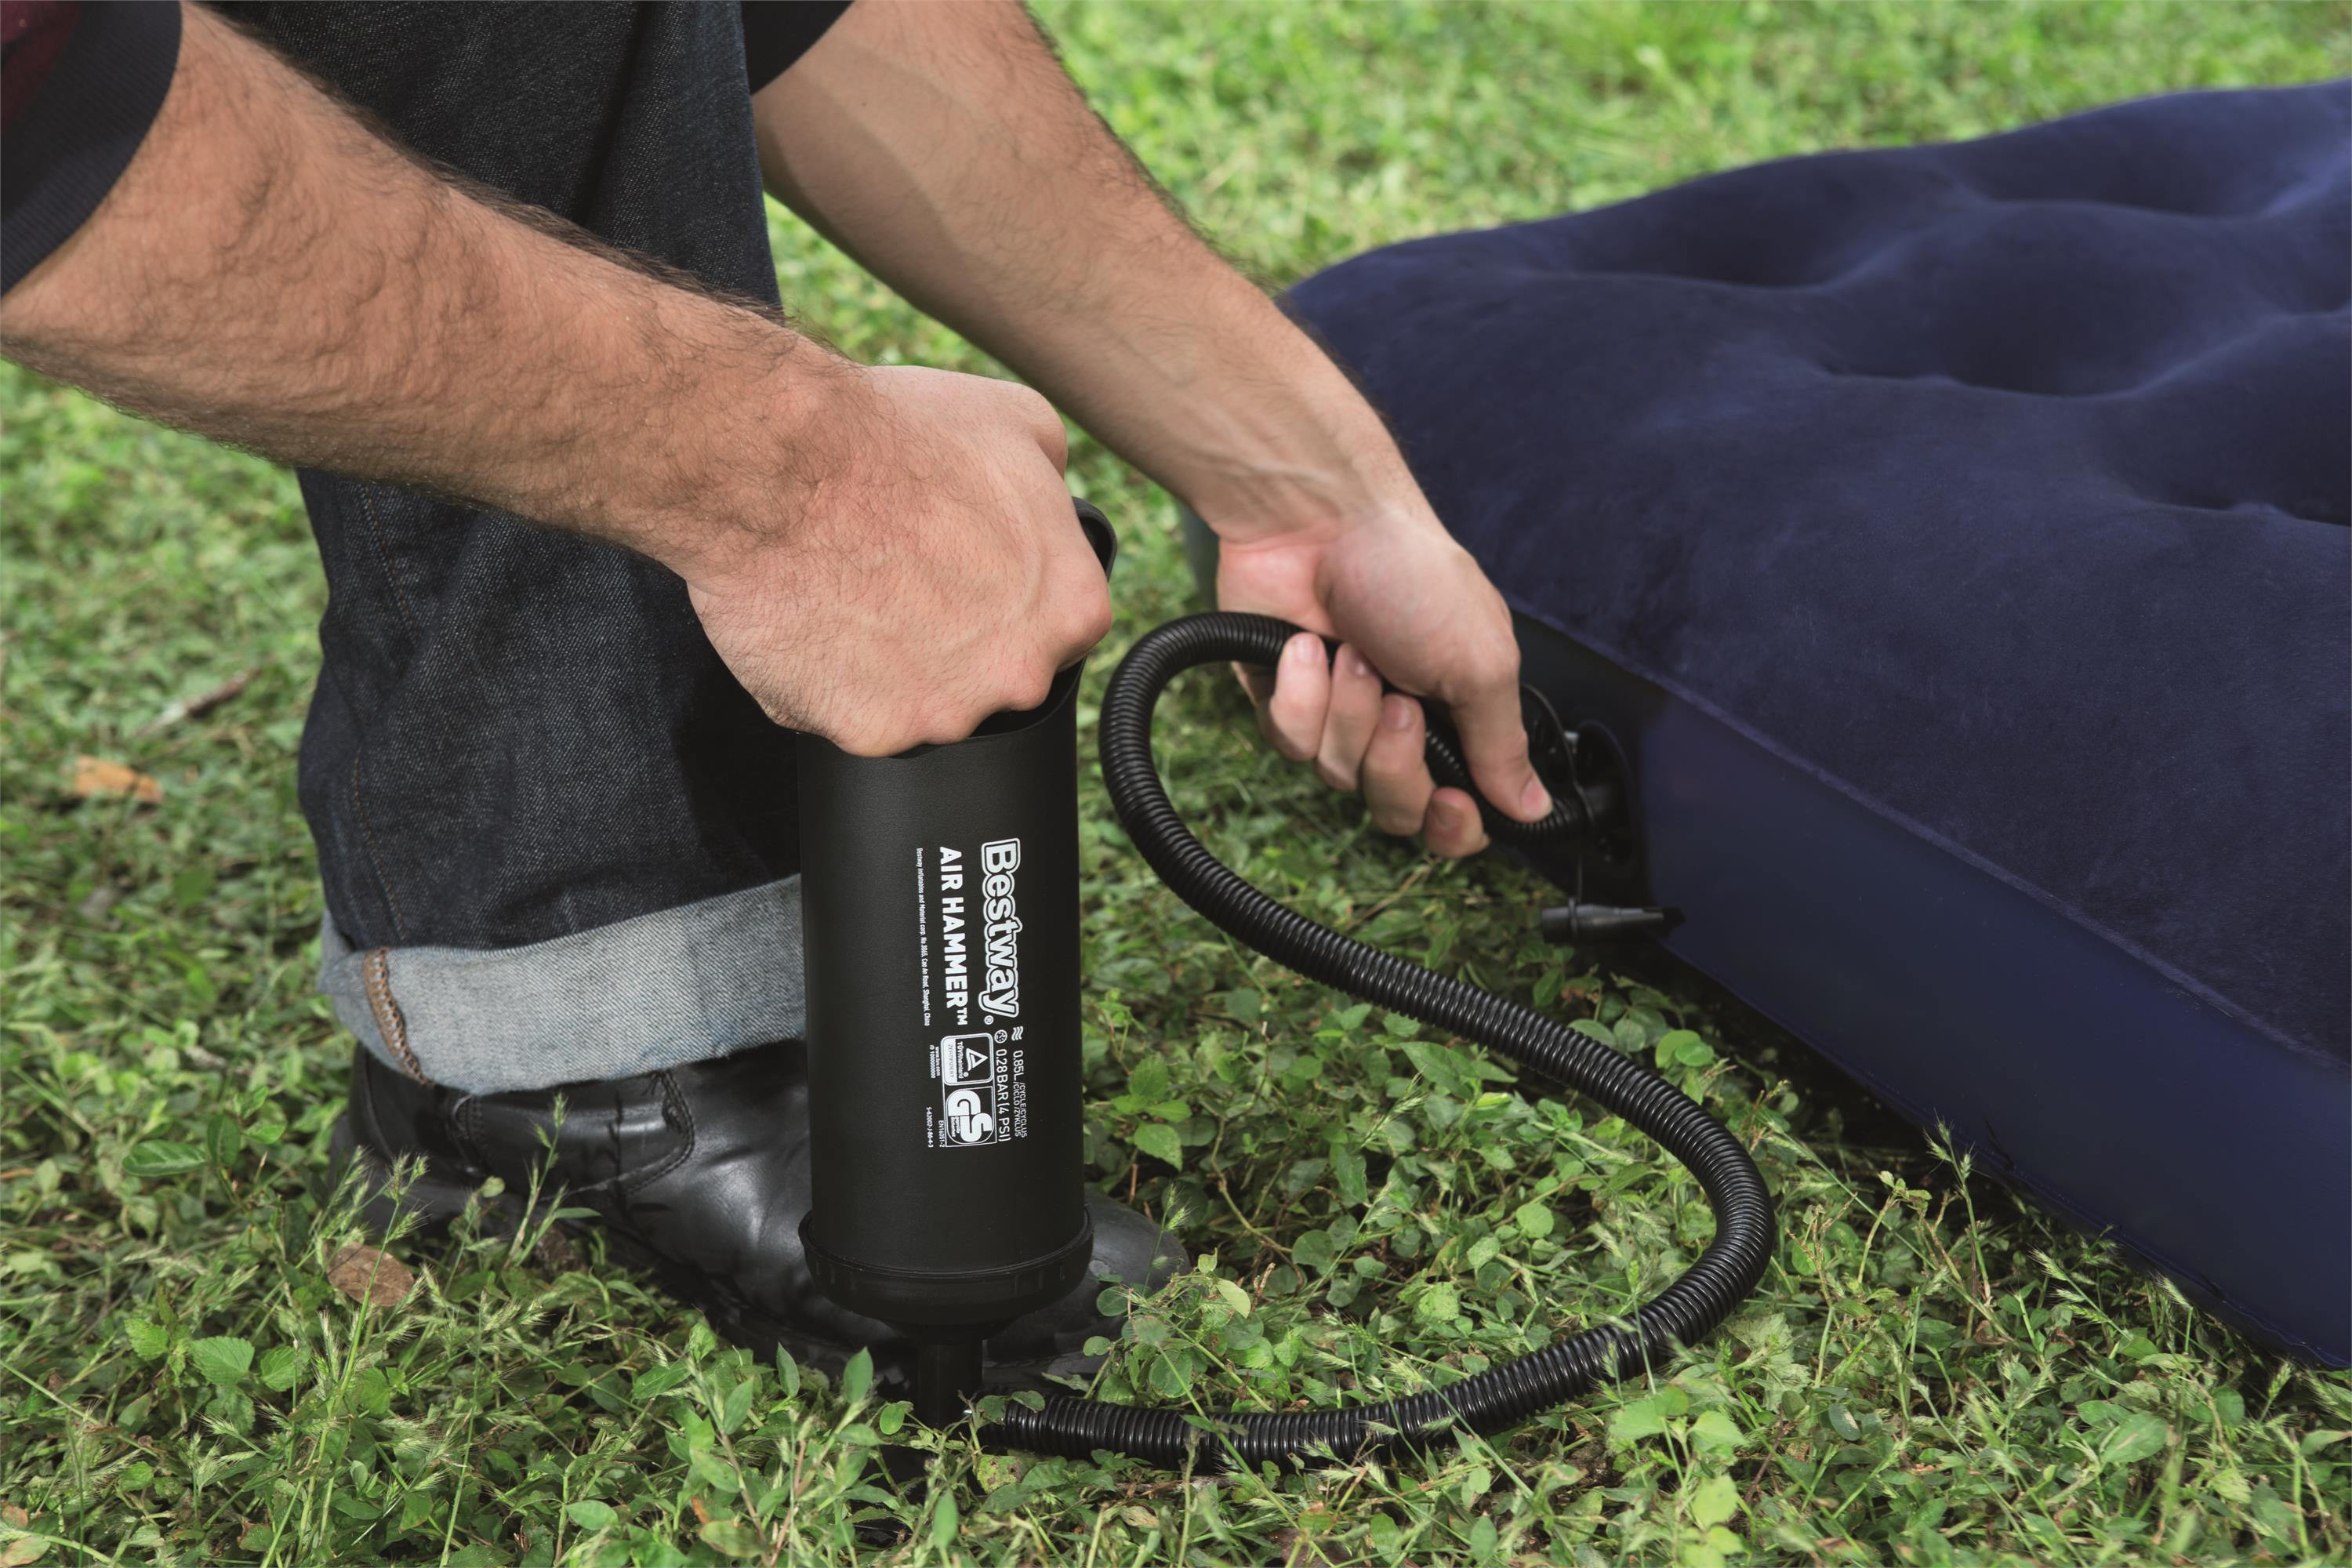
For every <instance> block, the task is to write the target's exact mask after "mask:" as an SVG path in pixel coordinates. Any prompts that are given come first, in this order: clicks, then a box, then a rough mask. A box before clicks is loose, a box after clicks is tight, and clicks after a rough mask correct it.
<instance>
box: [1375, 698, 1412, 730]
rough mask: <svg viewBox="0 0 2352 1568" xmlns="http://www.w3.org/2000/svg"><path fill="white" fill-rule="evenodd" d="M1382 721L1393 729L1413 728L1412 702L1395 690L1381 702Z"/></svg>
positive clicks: (1385, 725)
mask: <svg viewBox="0 0 2352 1568" xmlns="http://www.w3.org/2000/svg"><path fill="white" fill-rule="evenodd" d="M1381 724H1382V725H1383V726H1384V727H1386V728H1388V729H1391V730H1410V729H1412V703H1410V702H1407V701H1406V700H1404V699H1403V698H1402V697H1399V696H1398V695H1397V694H1396V693H1394V692H1393V691H1392V692H1391V693H1389V695H1388V696H1387V697H1386V698H1385V699H1383V700H1381Z"/></svg>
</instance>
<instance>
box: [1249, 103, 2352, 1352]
mask: <svg viewBox="0 0 2352 1568" xmlns="http://www.w3.org/2000/svg"><path fill="white" fill-rule="evenodd" d="M2348 149H2352V91H2347V86H2346V85H2344V84H2325V85H2318V86H2309V87H2297V88H2290V89H2279V90H2270V91H2247V92H2210V93H2197V94H2189V95H2184V96H2179V97H2171V98H2162V99H2156V100H2148V101H2145V102H2137V103H2127V104H2123V105H2120V106H2118V107H2115V108H2111V109H2105V110H2098V111H2097V112H2095V113H2088V114H2081V115H2077V116H2075V117H2074V118H2072V119H2067V120H2061V121H2055V122H2053V123H2050V124H2046V125H2040V126H2035V127H2032V128H2031V129H2028V130H2023V131H2019V132H2013V133H2011V134H2008V135H2002V136H1995V137H1990V138H1989V139H1987V140H1984V141H1980V142H1966V143H1962V144H1959V145H1954V146H1939V147H1911V148H1901V149H1893V150H1886V151H1872V152H1860V153H1830V154H1825V155H1822V156H1818V157H1807V158H1798V159H1793V160H1790V161H1788V162H1784V163H1769V164H1765V165H1762V166H1760V167H1757V168H1752V169H1743V170H1739V171H1738V172H1735V173H1731V174H1719V175H1717V176H1714V177H1712V178H1708V179H1703V180H1698V181H1696V182H1694V183H1692V184H1686V185H1681V186H1678V187H1676V188H1675V189H1672V190H1667V191H1662V192H1659V193H1657V194H1656V195H1650V196H1646V197H1643V198H1642V199H1641V200H1638V201H1633V202H1628V203H1625V204H1624V205H1619V206H1612V207H1608V208H1604V209H1601V210H1600V211H1596V212H1588V213H1580V214H1577V215H1574V216H1567V217H1559V218H1553V219H1550V220H1548V221H1544V222H1539V223H1528V224H1521V225H1517V226H1512V227H1507V228H1499V229H1494V230H1490V231H1487V232H1484V233H1475V234H1457V235H1446V236H1441V237H1436V238H1431V239H1423V240H1417V241H1414V242H1412V243H1410V244H1404V245H1398V246H1393V247H1389V248H1387V249H1383V250H1379V251H1374V252H1372V253H1370V254H1369V255H1366V256H1362V257H1359V258H1355V259H1353V260H1350V261H1349V262H1346V263H1344V264H1343V265H1340V266H1339V267H1335V268H1331V269H1330V270H1328V271H1327V272H1324V273H1322V274H1320V275H1319V276H1318V277H1315V278H1313V279H1309V280H1307V282H1305V283H1303V284H1301V285H1300V286H1299V287H1298V288H1297V289H1296V290H1295V291H1294V292H1293V294H1292V296H1291V299H1292V303H1293V307H1294V309H1295V310H1296V311H1297V314H1298V315H1299V316H1300V317H1301V318H1302V319H1303V320H1304V321H1307V323H1308V324H1309V325H1310V326H1311V328H1312V329H1313V330H1314V331H1317V332H1318V333H1319V334H1320V335H1321V336H1322V337H1323V339H1324V340H1325V341H1326V342H1328V344H1329V345H1330V346H1331V348H1332V350H1333V352H1334V353H1336V354H1337V355H1338V357H1339V359H1340V360H1341V361H1342V362H1344V363H1346V364H1348V365H1349V367H1351V369H1352V370H1353V371H1354V372H1355V373H1356V374H1357V375H1358V376H1359V377H1360V379H1361V381H1362V383H1363V384H1364V385H1365V387H1366V388H1367V390H1368V391H1369V392H1370V395H1371V396H1372V398H1373V400H1374V402H1375V403H1377V404H1378V405H1380V406H1381V408H1382V409H1383V410H1384V411H1385V412H1386V413H1387V414H1388V416H1390V418H1391V420H1392V421H1393V423H1394V426H1395V428H1396V431H1397V433H1398V436H1399V437H1400V438H1401V440H1402V443H1403V446H1404V448H1405V451H1406V454H1407V456H1408V458H1410V459H1411V461H1412V466H1413V469H1414V471H1415V472H1416V473H1417V474H1418V475H1419V476H1420V478H1421V481H1422V483H1423V486H1424V487H1425V488H1426V489H1427V490H1428V493H1429V496H1430V499H1431V500H1433V502H1434V503H1435V505H1436V507H1437V510H1438V512H1439V514H1440V515H1441V516H1443V517H1444V518H1445V519H1446V520H1447V522H1448V524H1449V525H1450V526H1451V527H1452V528H1453V529H1454V531H1456V532H1457V533H1458V534H1459V535H1460V537H1461V538H1462V540H1463V541H1464V542H1465V543H1466V544H1467V545H1468V546H1469V548H1470V549H1471V550H1472V551H1473V552H1475V553H1476V555H1477V557H1478V558H1479V560H1480V561H1481V562H1483V563H1485V566H1486V571H1487V572H1488V573H1489V574H1491V575H1492V576H1493V578H1494V580H1495V582H1496V584H1499V585H1500V587H1501V588H1502V590H1503V592H1504V593H1505V594H1506V595H1507V596H1508V597H1509V599H1510V602H1511V605H1512V606H1513V608H1514V609H1515V610H1516V612H1517V615H1518V616H1519V617H1520V621H1521V630H1522V636H1523V645H1524V647H1525V650H1526V654H1527V658H1528V668H1529V669H1530V671H1531V678H1532V679H1536V680H1537V681H1538V682H1539V683H1540V684H1542V685H1544V686H1545V687H1547V688H1549V689H1550V692H1551V695H1552V696H1553V698H1554V700H1555V701H1556V702H1557V703H1558V705H1559V708H1560V709H1561V710H1562V711H1563V713H1566V714H1570V715H1580V716H1583V717H1587V718H1591V719H1596V720H1598V721H1600V722H1601V723H1602V724H1603V725H1604V726H1606V728H1607V729H1608V730H1609V731H1610V732H1611V733H1612V736H1614V738H1615V739H1616V740H1617V742H1618V743H1619V744H1620V745H1621V746H1622V748H1623V749H1624V751H1625V752H1627V753H1629V756H1630V761H1631V764H1632V767H1633V773H1634V777H1635V781H1636V793H1635V798H1636V800H1637V802H1638V811H1639V815H1640V842H1641V851H1642V857H1643V862H1642V867H1641V869H1642V871H1643V874H1644V875H1646V878H1647V880H1648V883H1649V889H1648V890H1649V892H1650V893H1651V894H1652V895H1653V896H1654V898H1655V899H1656V900H1658V901H1660V902H1663V903H1666V904H1670V905H1673V906H1675V907H1676V908H1677V909H1679V910H1682V911H1683V914H1684V916H1685V920H1684V923H1683V924H1682V925H1681V927H1680V928H1679V929H1678V930H1676V931H1675V932H1674V933H1673V934H1672V936H1671V937H1670V938H1669V939H1668V945H1669V946H1670V947H1672V948H1673V949H1674V950H1675V952H1677V953H1679V954H1681V955H1682V956H1684V957H1685V958H1686V959H1688V960H1689V961H1690V962H1691V963H1695V964H1696V965H1697V966H1698V967H1699V968H1700V969H1702V970H1705V971H1706V972H1707V973H1710V974H1713V975H1715V976H1716V977H1717V978H1718V979H1720V980H1721V981H1723V982H1724V983H1725V984H1727V985H1728V986H1730V987H1731V989H1733V990H1734V991H1736V992H1737V993H1738V994H1740V995H1742V996H1743V997H1745V998H1746V999H1747V1000H1748V1001H1749V1002H1751V1003H1752V1004H1754V1005H1756V1006H1757V1007H1759V1008H1760V1009H1761V1010H1762V1011H1763V1012H1765V1013H1767V1014H1769V1015H1770V1016H1772V1017H1774V1018H1775V1019H1778V1020H1779V1021H1780V1023H1781V1024H1783V1025H1785V1026H1787V1027H1788V1028H1790V1030H1792V1031H1793V1032H1795V1033H1796V1034H1797V1035H1799V1036H1800V1037H1802V1038H1804V1039H1805V1040H1807V1041H1809V1042H1811V1044H1812V1045H1813V1046H1814V1047H1818V1048H1819V1049H1820V1050H1821V1051H1822V1052H1823V1053H1825V1054H1826V1055H1827V1056H1829V1057H1830V1058H1832V1059H1833V1060H1835V1061H1837V1062H1838V1063H1840V1064H1841V1065H1842V1066H1843V1067H1844V1068H1846V1069H1847V1070H1848V1071H1850V1072H1852V1073H1853V1075H1854V1076H1856V1077H1857V1078H1859V1079H1862V1080H1863V1081H1864V1082H1865V1083H1867V1084H1868V1085H1869V1086H1870V1087H1871V1088H1872V1089H1874V1090H1875V1091H1876V1092H1877V1093H1878V1094H1879V1095H1881V1096H1883V1097H1884V1098H1885V1100H1887V1101H1888V1102H1889V1103H1890V1104H1892V1105H1894V1106H1895V1107H1897V1108H1899V1109H1901V1110H1903V1111H1905V1112H1906V1114H1908V1115H1909V1116H1911V1117H1913V1118H1915V1119H1916V1120H1917V1121H1920V1122H1922V1123H1923V1124H1924V1123H1935V1122H1945V1123H1948V1124H1949V1125H1950V1126H1951V1127H1952V1128H1953V1130H1954V1131H1955V1132H1956V1133H1957V1134H1958V1137H1959V1138H1960V1139H1961V1140H1962V1141H1963V1142H1965V1143H1966V1144H1968V1145H1970V1146H1973V1148H1974V1150H1975V1152H1976V1153H1977V1156H1978V1159H1979V1163H1980V1164H1983V1165H1989V1166H1990V1167H1991V1168H1993V1169H1995V1170H1996V1171H1998V1172H2000V1173H2003V1174H2004V1175H2006V1176H2007V1177H2008V1178H2010V1179H2011V1180H2013V1181H2014V1182H2016V1183H2017V1184H2021V1185H2022V1186H2023V1187H2025V1188H2028V1189H2030V1190H2031V1191H2032V1192H2033V1193H2035V1194H2039V1195H2040V1197H2041V1198H2042V1199H2043V1200H2044V1201H2046V1202H2047V1203H2049V1204H2051V1205H2054V1206H2055V1207H2057V1208H2058V1209H2060V1210H2062V1211H2063V1212H2064V1213H2066V1214H2068V1215H2071V1216H2073V1217H2074V1219H2076V1220H2078V1221H2079V1222H2080V1223H2082V1224H2084V1225H2085V1226H2090V1227H2092V1228H2094V1229H2096V1230H2101V1231H2105V1232H2108V1233H2111V1234H2112V1235H2113V1236H2114V1237H2116V1239H2117V1240H2118V1241H2120V1242H2121V1243H2122V1244H2123V1245H2125V1246H2126V1247H2128V1248H2129V1249H2131V1250H2132V1251H2134V1252H2136V1253H2137V1254H2138V1255H2139V1256H2140V1257H2142V1258H2144V1259H2146V1260H2147V1262H2149V1263H2151V1264H2153V1265H2154V1266H2155V1267H2156V1268H2159V1269H2161V1270H2162V1271H2163V1272H2164V1273H2166V1274H2167V1275H2168V1276H2170V1277H2171V1278H2172V1279H2175V1280H2177V1281H2178V1282H2179V1284H2180V1285H2181V1286H2182V1287H2183V1288H2184V1289H2186V1290H2188V1291H2189V1293H2190V1294H2191V1295H2192V1296H2194V1297H2196V1298H2198V1299H2199V1300H2201V1301H2203V1302H2205V1303H2206V1304H2208V1305H2209V1306H2210V1307H2211V1308H2213V1309H2214V1310H2217V1311H2220V1312H2221V1313H2223V1314H2224V1315H2226V1316H2227V1317H2229V1318H2231V1320H2233V1321H2236V1322H2237V1323H2239V1324H2241V1325H2242V1326H2243V1327H2244V1328H2246V1329H2248V1330H2250V1331H2252V1332H2253V1333H2255V1334H2256V1335H2257V1336H2258V1337H2260V1338H2262V1339H2263V1340H2265V1341H2267V1342H2270V1343H2272V1344H2273V1345H2277V1346H2280V1347H2283V1348H2284V1349H2287V1350H2289V1351H2291V1352H2295V1353H2297V1354H2299V1355H2302V1356H2305V1357H2307V1358H2311V1359H2315V1360H2317V1361H2320V1362H2325V1363H2330V1364H2334V1365H2339V1366H2340V1365H2343V1364H2345V1363H2346V1362H2347V1357H2352V1321H2347V1320H2352V1262H2347V1250H2352V1148H2347V1128H2352V1092H2347V1037H2352V1027H2348V1026H2347V973H2352V934H2347V906H2352V893H2348V892H2347V821H2352V794H2348V793H2347V757H2352V731H2347V685H2348V684H2352V677H2347V670H2352V647H2347V625H2352V598H2348V597H2347V595H2348V593H2352V590H2347V584H2352V557H2347V528H2346V521H2347V474H2352V434H2348V433H2352V370H2347V366H2352V331H2347V325H2352V317H2347V284H2352V247H2347V193H2352V166H2348V165H2347V150H2348ZM1552 869H1554V870H1556V871H1564V870H1565V868H1561V867H1554V868H1552Z"/></svg>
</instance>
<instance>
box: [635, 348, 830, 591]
mask: <svg viewBox="0 0 2352 1568" xmlns="http://www.w3.org/2000/svg"><path fill="white" fill-rule="evenodd" d="M740 314H741V315H742V316H743V317H744V318H745V319H746V320H747V321H749V322H751V324H752V325H753V326H754V327H755V328H756V329H757V330H756V331H747V332H745V333H744V334H743V338H742V341H741V342H739V343H737V344H736V345H735V346H734V347H733V348H732V349H731V350H730V352H729V353H727V354H725V355H724V356H722V358H723V360H724V362H725V366H726V368H725V369H724V371H723V372H722V373H720V374H710V372H709V369H708V368H706V370H705V371H704V373H703V374H697V375H695V376H694V377H693V378H692V382H691V393H690V395H688V396H686V397H683V398H680V399H677V400H676V401H674V402H672V403H671V404H670V405H669V407H668V409H667V413H666V415H665V416H664V417H663V418H662V419H660V420H659V421H657V422H649V423H648V426H647V429H646V433H647V434H648V435H649V436H651V437H653V443H652V444H653V447H654V452H653V454H652V455H651V460H650V461H648V462H646V463H645V464H643V465H639V466H638V468H639V471H640V472H641V473H643V474H644V475H646V477H647V478H648V479H655V480H656V489H654V491H653V492H652V493H648V494H646V495H645V496H644V497H643V498H642V500H641V503H640V504H641V505H642V506H643V507H644V508H646V510H647V513H648V514H649V515H651V516H653V517H656V518H658V519H659V520H660V521H658V522H656V524H655V525H654V526H653V527H651V528H650V529H648V530H646V533H647V535H648V537H646V539H644V540H635V541H630V542H631V543H632V544H633V546H634V547H635V548H638V549H641V550H643V551H645V552H646V553H647V554H649V555H651V556H653V557H654V558H655V559H656V560H657V561H659V562H660V563H662V564H663V565H665V566H667V567H668V568H669V569H670V570H671V571H673V572H676V573H677V574H678V575H679V576H681V577H683V578H685V579H686V580H687V581H688V583H700V582H706V581H712V580H716V579H718V578H720V577H724V576H727V575H730V574H733V573H734V572H736V571H738V570H740V568H741V567H742V566H743V565H744V563H748V562H751V561H755V560H757V559H759V558H761V557H762V556H766V555H769V554H771V553H772V552H773V551H774V550H775V549H776V548H778V546H779V545H781V544H782V543H784V542H787V541H788V540H789V539H790V537H791V536H792V534H793V531H794V529H795V526H796V524H797V523H798V522H799V521H800V520H801V519H802V518H803V516H804V515H805V514H806V512H807V511H808V510H809V508H810V506H811V505H812V504H813V502H814V500H815V498H816V497H817V495H818V494H819V493H820V492H821V491H823V490H824V489H825V488H826V487H827V486H828V485H831V484H834V483H835V482H836V481H838V480H840V479H842V478H843V477H844V476H845V473H846V471H847V470H848V469H849V468H850V467H851V466H852V463H853V460H854V457H855V454H856V450H857V448H858V447H860V446H861V445H863V444H866V443H869V442H870V441H871V439H872V432H873V428H874V424H875V419H876V405H877V399H876V396H875V394H874V392H873V390H872V388H871V387H870V386H869V385H868V384H867V379H866V371H865V369H864V367H863V366H860V365H857V364H856V363H852V362H850V361H848V360H845V359H843V358H841V357H840V356H838V355H836V354H835V353H832V352H831V351H829V350H827V349H825V348H824V347H823V346H822V345H820V344H818V343H816V342H813V341H812V340H810V339H808V338H805V337H803V336H801V335H800V334H798V333H796V332H793V331H790V330H789V329H787V328H784V327H781V326H778V325H776V324H775V323H773V322H771V321H766V320H765V319H763V318H760V317H757V316H753V315H751V313H750V312H748V311H746V312H740Z"/></svg>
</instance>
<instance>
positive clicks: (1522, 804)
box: [1519, 779, 1551, 821]
mask: <svg viewBox="0 0 2352 1568" xmlns="http://www.w3.org/2000/svg"><path fill="white" fill-rule="evenodd" d="M1550 809H1551V791H1549V790H1548V789H1546V788H1544V786H1543V781H1542V780H1541V779H1529V780H1528V787H1527V788H1525V789H1523V790H1521V791H1520V792H1519V815H1520V816H1524V817H1527V818H1528V819H1529V820H1530V821H1532V820H1534V819H1535V818H1537V817H1538V816H1543V815H1544V814H1545V813H1546V812H1548V811H1549V810H1550Z"/></svg>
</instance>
